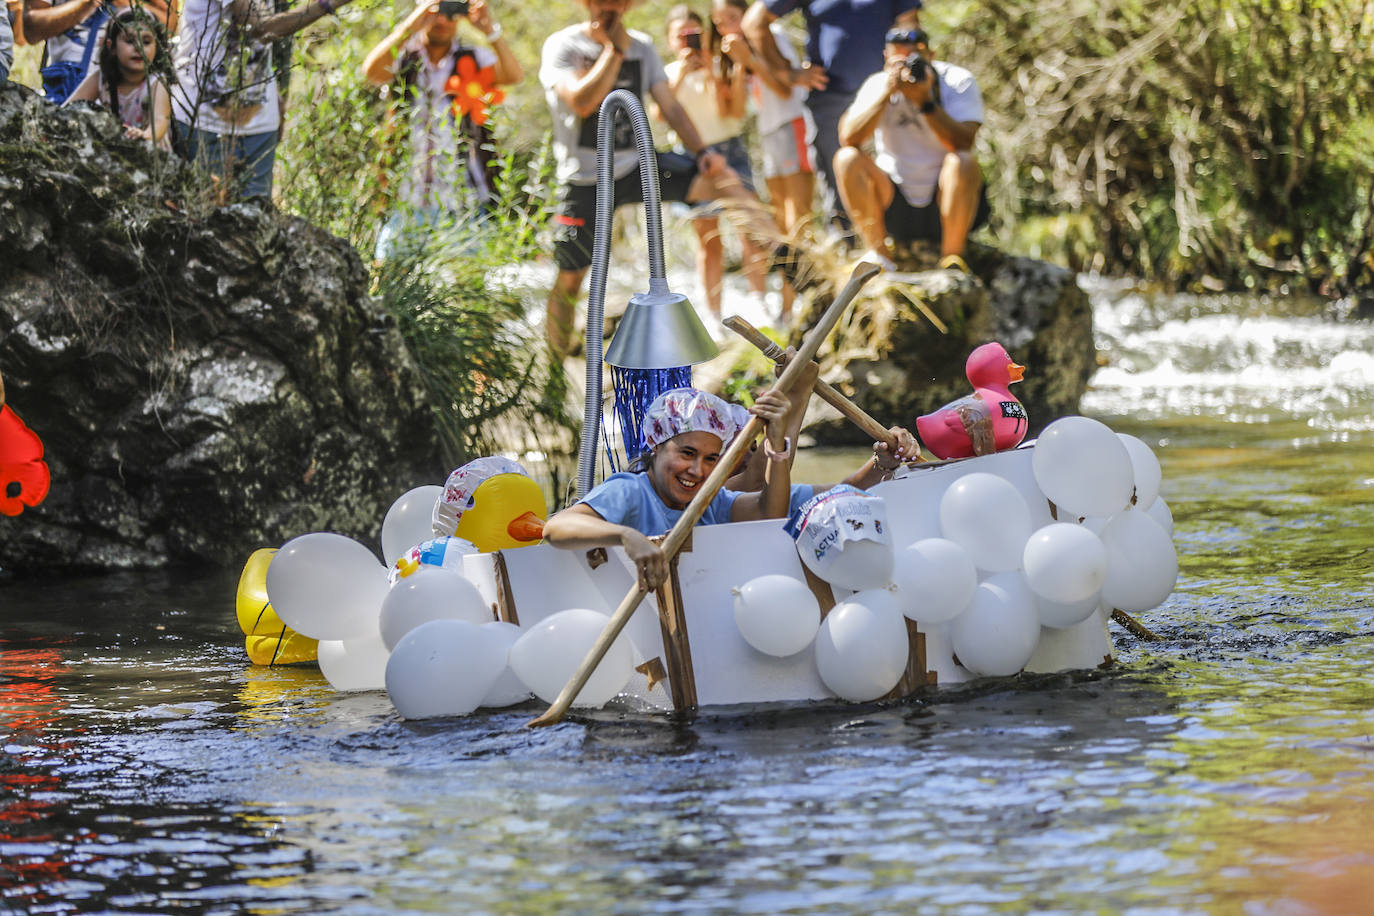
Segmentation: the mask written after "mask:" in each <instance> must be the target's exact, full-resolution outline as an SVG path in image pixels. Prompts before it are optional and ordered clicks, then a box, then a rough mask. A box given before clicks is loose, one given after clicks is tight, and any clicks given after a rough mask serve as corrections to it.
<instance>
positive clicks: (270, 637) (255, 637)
mask: <svg viewBox="0 0 1374 916" xmlns="http://www.w3.org/2000/svg"><path fill="white" fill-rule="evenodd" d="M276 552H277V548H275V547H264V548H262V549H260V550H255V551H253V554H252V556H250V557H249V558H248V562H247V563H245V564H244V565H243V573H242V575H240V576H239V591H238V597H237V600H236V603H235V610H236V612H237V614H238V619H239V629H241V630H243V632H244V634H245V635H246V636H247V639H246V640H245V641H244V647H245V648H246V649H247V650H248V658H249V660H250V661H252V663H253V664H255V665H291V664H295V663H297V662H313V661H315V652H316V647H317V646H318V645H319V642H318V640H314V639H311V638H310V637H308V636H302V635H301V634H299V633H297V632H296V631H295V630H293V629H291V628H290V627H288V626H287V625H286V624H284V623H282V622H281V618H280V617H278V616H277V612H276V611H274V610H272V605H271V604H270V603H268V600H267V567H268V565H269V564H270V563H271V562H272V557H273V555H274V554H276Z"/></svg>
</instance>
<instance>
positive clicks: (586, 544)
mask: <svg viewBox="0 0 1374 916" xmlns="http://www.w3.org/2000/svg"><path fill="white" fill-rule="evenodd" d="M736 502H738V500H736ZM544 540H546V541H548V542H549V543H550V544H552V545H553V546H555V547H558V548H561V549H563V550H590V549H591V548H593V547H623V548H625V555H626V556H627V557H629V558H630V561H631V562H632V563H634V565H635V570H636V573H637V575H638V576H639V584H640V586H641V587H643V588H644V589H645V590H646V591H652V590H653V589H656V588H658V587H659V586H660V585H662V584H663V583H664V582H665V581H667V579H668V557H667V556H666V555H665V554H664V553H663V549H662V548H661V547H659V546H658V545H657V544H655V543H654V542H653V541H650V540H649V539H648V538H647V537H645V536H644V535H643V534H642V533H640V532H639V531H637V530H635V529H634V528H631V527H629V526H628V525H618V524H616V523H615V522H610V521H607V520H606V519H604V518H602V517H601V516H600V515H599V514H598V513H597V511H596V510H595V509H593V508H592V507H591V506H589V505H587V504H586V503H578V504H577V505H575V506H569V507H568V508H567V509H564V510H563V511H562V512H558V513H556V514H555V515H554V516H553V517H552V518H550V519H549V520H548V521H547V522H545V523H544Z"/></svg>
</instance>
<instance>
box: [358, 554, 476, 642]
mask: <svg viewBox="0 0 1374 916" xmlns="http://www.w3.org/2000/svg"><path fill="white" fill-rule="evenodd" d="M431 620H466V621H467V622H468V623H474V624H483V623H489V622H491V620H492V614H491V607H490V606H489V605H488V604H487V603H486V602H485V601H483V600H482V593H481V592H479V591H477V586H475V585H473V584H472V583H471V582H469V581H468V580H467V579H465V578H464V577H463V576H462V575H460V574H459V573H458V572H456V571H454V570H452V569H449V568H447V567H444V566H430V565H429V564H422V565H421V566H420V567H419V568H418V569H416V570H415V571H414V572H412V573H411V574H410V575H408V576H403V577H401V578H399V579H397V580H396V584H395V585H393V586H391V589H390V590H389V591H388V592H387V593H386V597H385V598H383V599H382V609H381V613H380V614H379V616H378V620H377V626H378V629H379V630H380V631H381V634H382V642H384V643H386V646H387V648H388V649H392V650H394V649H395V648H396V643H398V642H400V640H401V637H403V636H405V635H406V634H407V633H409V632H410V631H411V630H413V629H415V628H416V627H418V626H419V625H420V624H422V623H429V622H430V621H431Z"/></svg>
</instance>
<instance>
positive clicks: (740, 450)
mask: <svg viewBox="0 0 1374 916" xmlns="http://www.w3.org/2000/svg"><path fill="white" fill-rule="evenodd" d="M880 271H881V268H880V267H878V266H877V265H876V264H869V263H868V262H866V261H864V262H861V263H860V264H859V266H858V267H855V268H854V272H853V273H852V274H850V277H849V282H848V283H846V284H845V286H844V289H842V290H840V294H839V295H838V296H836V297H835V301H834V302H832V303H830V307H829V308H828V309H826V310H825V314H824V315H822V316H821V320H820V321H819V322H818V323H817V324H816V326H815V327H814V328H812V329H811V332H810V333H809V334H807V335H806V339H805V340H804V341H803V342H802V345H801V349H800V350H799V351H798V352H797V358H796V359H793V360H792V361H791V362H790V363H788V364H787V368H785V369H783V371H782V376H781V377H779V379H778V382H777V385H776V387H777V388H780V389H782V390H783V391H786V390H787V389H789V388H791V387H792V385H793V383H794V382H795V381H796V380H797V377H798V376H799V375H801V373H802V372H803V371H804V370H805V368H806V364H807V363H809V362H811V360H813V359H815V357H816V351H817V350H819V349H820V347H821V342H822V341H824V340H825V338H826V337H827V336H828V335H829V334H830V330H831V328H833V327H834V326H835V322H837V321H839V320H840V315H841V314H843V313H844V310H845V309H846V308H848V306H849V303H850V302H851V301H853V299H854V296H855V295H857V294H858V292H859V289H860V287H862V286H863V285H864V284H865V283H867V282H868V281H869V280H871V279H872V278H873V277H875V276H877V275H878V273H879V272H880ZM763 428H764V421H762V420H760V419H759V418H758V417H754V416H751V417H750V418H749V422H748V423H746V424H745V425H744V429H742V430H741V431H740V433H739V435H737V436H735V438H734V441H732V442H731V443H730V447H729V448H727V449H726V450H725V454H723V455H721V456H720V460H719V461H717V462H716V467H715V469H714V470H713V471H711V474H710V476H709V477H707V478H706V482H705V483H703V484H702V485H701V489H700V490H698V491H697V494H696V496H693V497H692V501H691V502H690V503H688V504H687V508H686V509H684V510H683V512H682V517H681V518H679V519H678V521H677V524H676V525H674V526H673V530H672V531H669V532H668V537H667V538H665V539H664V541H663V545H662V549H663V552H664V553H665V554H667V556H668V559H669V560H671V559H672V558H673V557H675V556H677V553H678V551H679V550H681V549H682V545H683V543H685V542H686V540H687V535H688V534H690V533H691V531H692V528H693V526H695V525H696V523H697V520H698V519H700V518H701V516H702V515H703V514H704V513H705V512H706V507H707V506H709V505H710V504H711V500H713V499H715V497H716V493H717V492H719V491H720V488H721V487H723V486H724V485H725V481H726V479H727V478H728V477H729V476H730V473H731V471H732V470H733V469H734V467H735V465H736V464H737V463H738V462H739V459H740V457H741V456H743V455H744V453H745V451H746V450H747V449H748V448H749V446H750V444H751V443H752V442H753V441H754V437H755V436H757V435H758V434H759V433H760V432H762V431H763ZM647 594H648V591H647V590H646V589H645V588H644V587H643V585H642V584H640V583H638V582H636V584H635V587H634V588H632V589H630V591H629V593H628V594H627V595H626V596H625V599H624V600H623V601H621V602H620V607H618V608H616V609H615V613H614V614H613V615H612V616H611V620H610V622H609V623H607V624H606V628H605V629H604V630H602V631H601V636H600V637H599V638H598V639H597V641H596V645H594V646H592V648H591V651H590V652H588V653H587V657H586V658H584V659H582V664H581V665H580V666H578V669H577V671H576V672H574V673H573V676H572V679H571V680H569V681H568V683H567V684H565V685H564V686H563V691H562V692H561V693H560V694H558V698H557V699H556V700H554V701H553V705H552V706H550V707H549V708H548V709H547V710H545V712H544V714H543V715H542V716H540V717H539V718H537V719H531V720H530V721H529V722H527V723H525V724H526V725H527V726H528V727H530V728H538V727H540V726H543V725H553V724H555V723H557V722H560V721H562V719H563V715H564V713H566V712H567V711H568V707H570V706H572V704H573V700H576V699H577V695H578V694H579V693H580V692H581V691H582V688H583V687H584V686H585V685H586V683H587V679H588V678H590V677H591V676H592V672H593V671H595V670H596V666H597V665H599V664H601V659H602V658H603V657H605V655H606V652H607V650H609V649H610V648H611V643H613V642H615V638H616V637H617V636H619V635H620V631H621V630H623V629H625V624H627V623H629V621H630V615H631V614H633V613H634V612H635V609H636V608H638V607H639V605H640V603H641V602H642V601H643V600H644V596H645V595H647Z"/></svg>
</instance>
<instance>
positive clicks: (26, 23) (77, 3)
mask: <svg viewBox="0 0 1374 916" xmlns="http://www.w3.org/2000/svg"><path fill="white" fill-rule="evenodd" d="M100 2H101V0H72V2H70V3H63V4H61V5H60V6H53V5H52V4H51V3H48V2H47V0H25V3H24V15H23V16H22V17H20V20H21V21H22V23H23V29H24V41H25V43H27V44H31V45H36V44H38V43H39V42H40V41H47V40H48V39H49V38H53V37H55V36H57V35H61V34H62V33H63V32H65V31H67V29H70V28H72V27H74V26H78V25H80V24H81V23H83V22H85V21H86V20H87V19H89V18H90V17H91V16H92V14H94V13H95V11H96V9H98V8H99V6H100Z"/></svg>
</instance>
